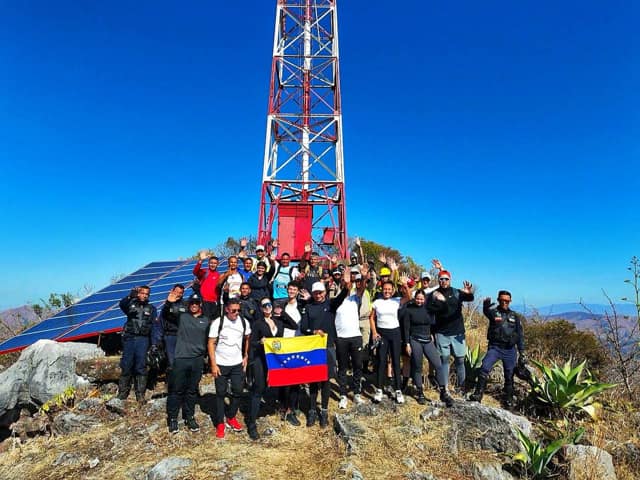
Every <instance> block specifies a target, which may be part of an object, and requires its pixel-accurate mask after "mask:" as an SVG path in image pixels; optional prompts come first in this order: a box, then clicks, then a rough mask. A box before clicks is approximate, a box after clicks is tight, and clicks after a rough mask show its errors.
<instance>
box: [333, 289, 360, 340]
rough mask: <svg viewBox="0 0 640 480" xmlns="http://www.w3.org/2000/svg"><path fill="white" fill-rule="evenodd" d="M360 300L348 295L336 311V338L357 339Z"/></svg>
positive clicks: (358, 334)
mask: <svg viewBox="0 0 640 480" xmlns="http://www.w3.org/2000/svg"><path fill="white" fill-rule="evenodd" d="M359 303H360V299H359V298H358V296H357V295H355V294H353V295H349V296H348V297H347V298H345V299H344V301H343V302H342V304H341V305H340V306H339V307H338V310H336V334H337V335H338V338H351V337H359V336H360V335H362V333H361V332H360V315H359V313H358V304H359Z"/></svg>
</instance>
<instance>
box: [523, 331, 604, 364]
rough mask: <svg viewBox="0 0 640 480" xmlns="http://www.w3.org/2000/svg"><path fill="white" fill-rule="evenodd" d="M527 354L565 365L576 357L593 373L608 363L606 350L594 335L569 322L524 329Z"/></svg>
mask: <svg viewBox="0 0 640 480" xmlns="http://www.w3.org/2000/svg"><path fill="white" fill-rule="evenodd" d="M524 332H525V343H526V345H527V351H528V352H529V354H530V356H531V357H532V358H551V359H554V360H556V361H558V362H566V361H567V360H569V358H573V359H575V360H576V361H578V362H582V361H586V362H587V366H588V367H589V369H590V370H592V371H595V372H598V371H600V370H601V369H602V367H604V366H605V365H606V364H607V363H608V362H609V358H610V357H609V354H608V352H607V350H606V349H605V348H604V347H603V346H602V345H601V344H600V342H599V341H598V339H597V338H596V336H595V334H594V333H593V332H590V331H583V330H578V329H577V328H576V326H575V325H574V324H572V323H570V322H568V321H566V320H552V321H537V322H527V323H526V325H525V328H524Z"/></svg>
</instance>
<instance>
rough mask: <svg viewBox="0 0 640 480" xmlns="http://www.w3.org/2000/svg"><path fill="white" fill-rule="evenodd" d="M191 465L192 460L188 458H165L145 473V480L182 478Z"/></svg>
mask: <svg viewBox="0 0 640 480" xmlns="http://www.w3.org/2000/svg"><path fill="white" fill-rule="evenodd" d="M191 464H193V460H191V459H189V458H180V457H167V458H165V459H163V460H161V461H160V462H159V463H157V464H156V465H155V466H154V467H153V468H152V469H151V470H150V471H149V473H147V480H175V479H177V478H180V477H182V476H184V474H185V471H186V470H187V469H188V468H189V467H190V466H191Z"/></svg>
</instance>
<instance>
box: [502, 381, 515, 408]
mask: <svg viewBox="0 0 640 480" xmlns="http://www.w3.org/2000/svg"><path fill="white" fill-rule="evenodd" d="M504 406H505V407H506V408H508V409H511V408H513V383H505V384H504Z"/></svg>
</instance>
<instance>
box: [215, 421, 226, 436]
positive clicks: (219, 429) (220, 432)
mask: <svg viewBox="0 0 640 480" xmlns="http://www.w3.org/2000/svg"><path fill="white" fill-rule="evenodd" d="M224 429H225V427H224V423H219V424H218V425H216V438H224Z"/></svg>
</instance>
